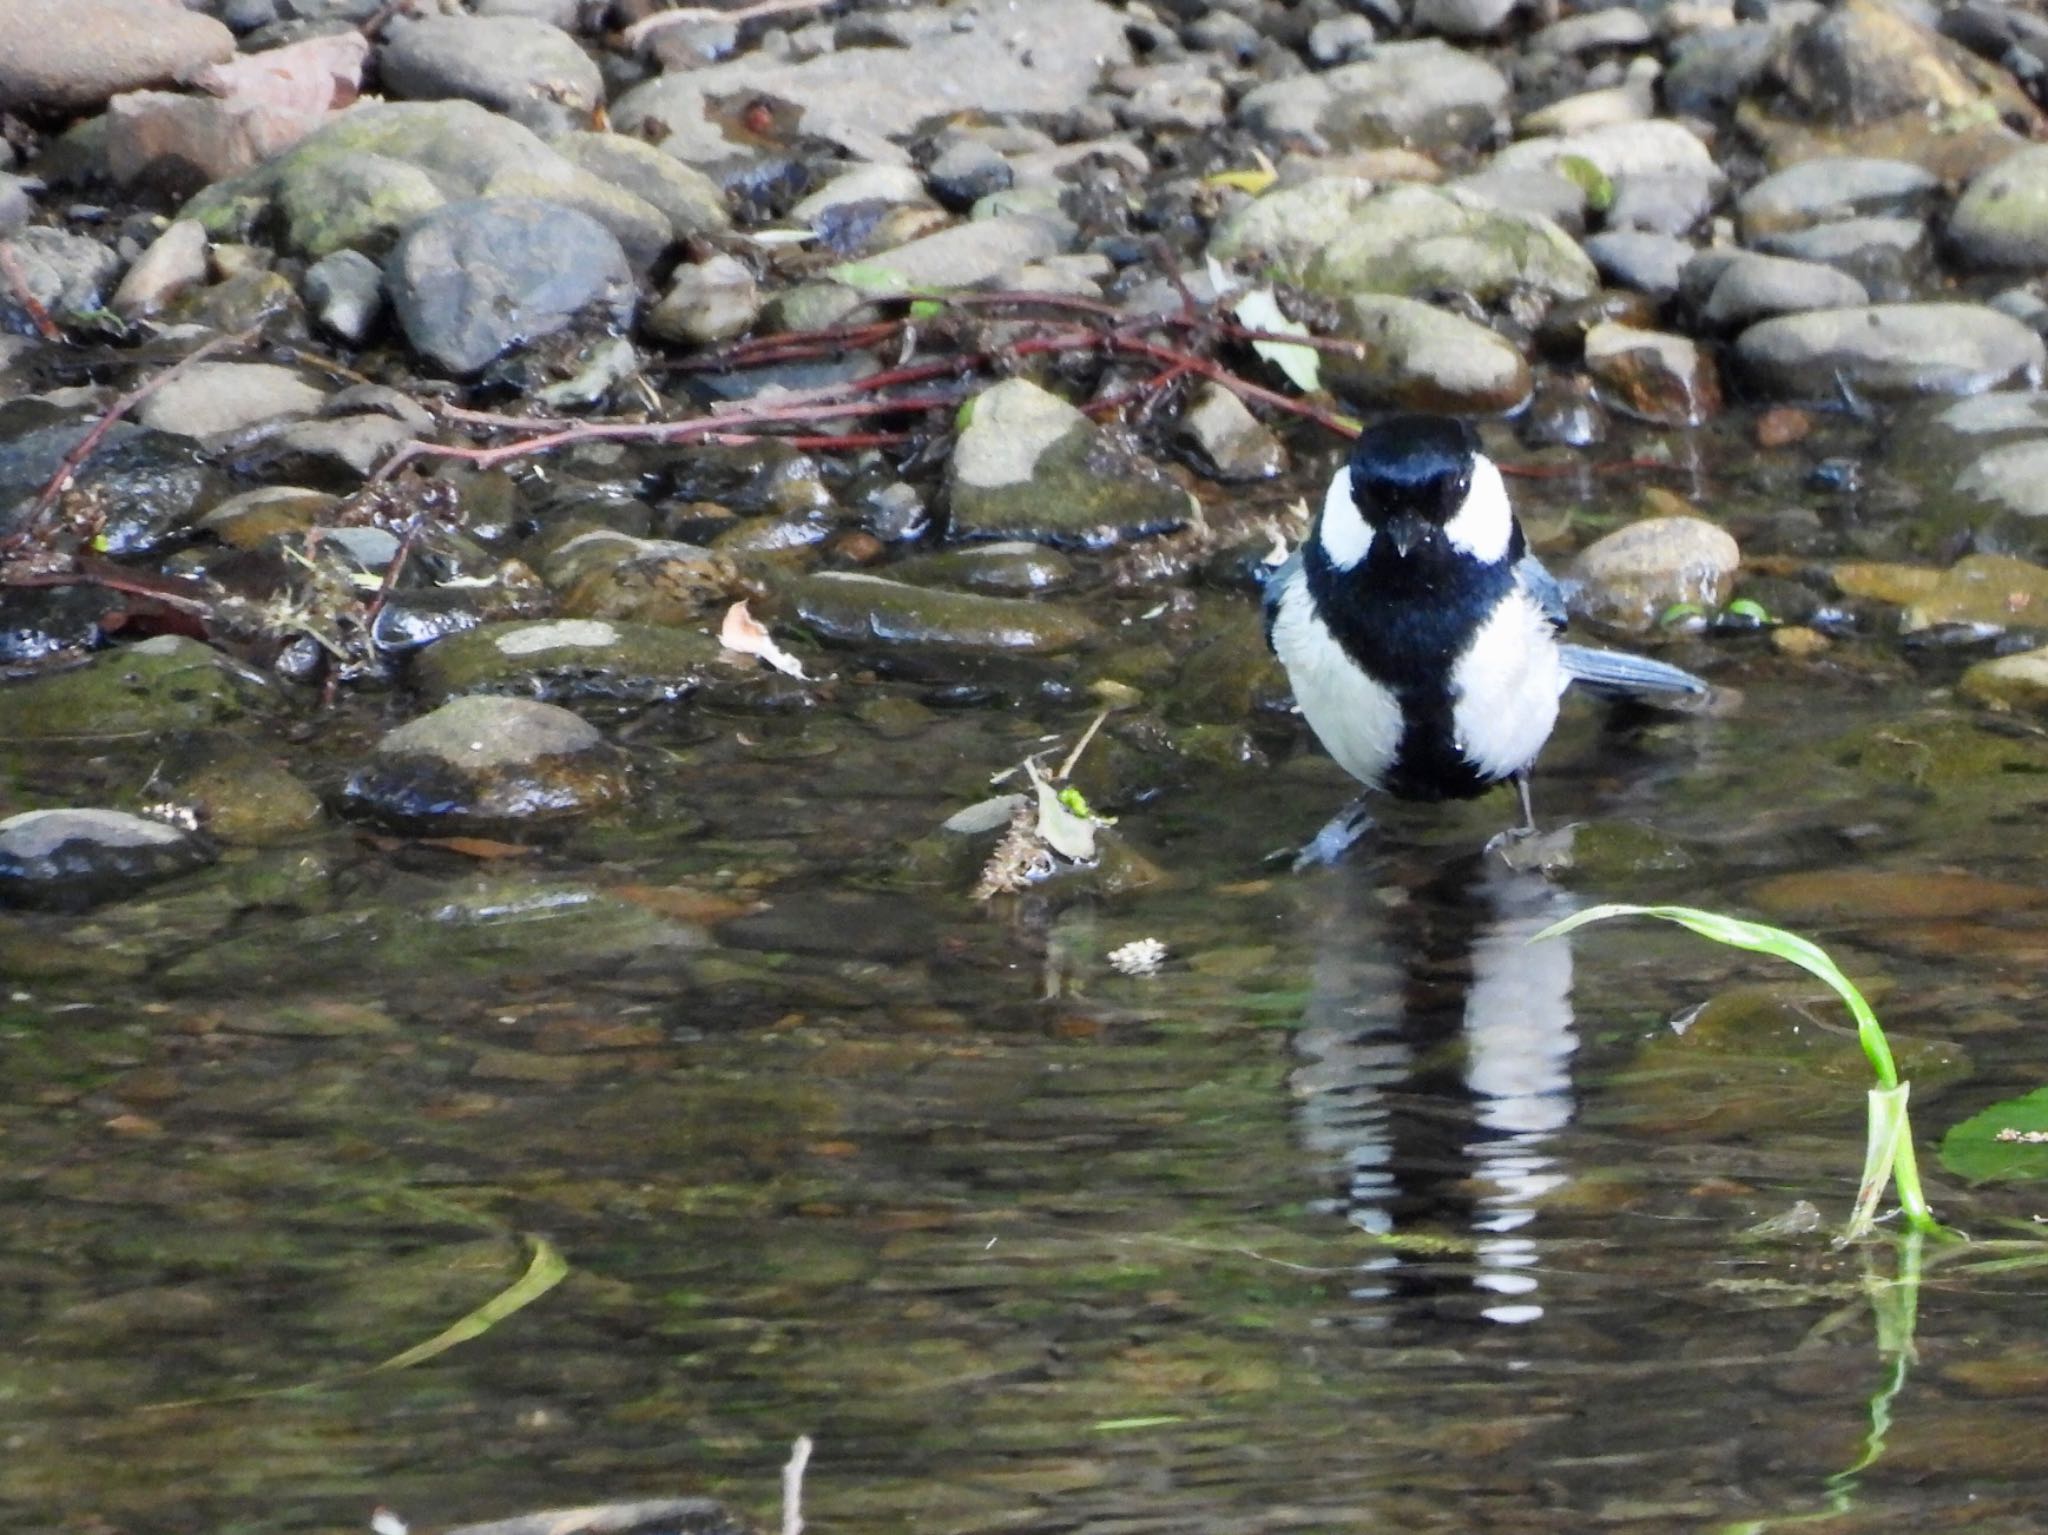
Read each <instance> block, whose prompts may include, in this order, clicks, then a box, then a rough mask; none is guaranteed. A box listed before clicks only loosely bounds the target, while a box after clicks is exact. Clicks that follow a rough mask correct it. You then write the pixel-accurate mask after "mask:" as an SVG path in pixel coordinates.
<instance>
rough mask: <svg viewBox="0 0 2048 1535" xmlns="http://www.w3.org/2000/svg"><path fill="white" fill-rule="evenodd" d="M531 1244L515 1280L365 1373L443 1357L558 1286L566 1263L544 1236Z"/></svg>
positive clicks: (374, 1372) (395, 1368)
mask: <svg viewBox="0 0 2048 1535" xmlns="http://www.w3.org/2000/svg"><path fill="white" fill-rule="evenodd" d="M532 1241H533V1261H532V1262H531V1263H529V1264H527V1266H526V1272H525V1273H524V1274H521V1275H520V1276H519V1278H518V1279H516V1280H514V1281H513V1282H512V1283H511V1284H510V1285H508V1286H507V1287H506V1288H504V1289H503V1290H500V1291H499V1292H498V1293H497V1294H496V1295H494V1296H492V1297H491V1298H490V1299H489V1300H487V1301H485V1302H484V1303H483V1304H482V1305H481V1306H479V1307H477V1308H476V1310H474V1311H472V1312H470V1314H469V1315H468V1316H466V1317H463V1318H462V1319H461V1320H460V1321H458V1322H455V1323H453V1324H452V1325H450V1326H448V1327H445V1328H443V1329H442V1330H441V1331H440V1332H437V1333H435V1334H434V1336H433V1337H431V1338H429V1339H427V1341H426V1342H424V1343H416V1344H414V1345H413V1346H412V1347H411V1348H409V1349H406V1350H405V1351H404V1352H403V1353H398V1354H393V1355H392V1356H391V1357H390V1358H389V1359H386V1360H384V1361H382V1362H381V1363H378V1364H373V1365H371V1366H370V1368H369V1370H368V1371H367V1372H365V1373H367V1374H371V1375H375V1374H377V1373H379V1372H380V1371H383V1370H403V1369H407V1368H409V1367H410V1366H412V1365H416V1364H420V1363H423V1362H424V1361H426V1360H429V1359H432V1358H433V1357H434V1356H435V1355H436V1354H445V1353H446V1352H448V1350H449V1349H451V1348H453V1347H455V1345H456V1344H458V1343H467V1342H469V1341H470V1340H471V1339H472V1338H481V1337H482V1336H483V1335H484V1334H485V1333H487V1332H489V1331H490V1330H491V1329H492V1328H493V1327H496V1326H497V1325H498V1324H499V1323H500V1322H502V1321H504V1320H505V1318H506V1317H508V1316H511V1315H512V1314H513V1313H515V1312H518V1311H523V1310H524V1309H525V1308H526V1307H528V1306H530V1305H532V1304H533V1303H534V1302H535V1301H537V1300H539V1299H540V1298H541V1297H542V1296H543V1295H545V1294H547V1293H548V1291H550V1290H552V1289H553V1288H554V1287H555V1286H556V1285H558V1284H560V1283H561V1282H562V1280H563V1279H564V1278H566V1277H567V1276H568V1273H569V1264H568V1260H567V1259H565V1258H564V1257H563V1256H562V1255H561V1253H560V1252H559V1251H558V1250H557V1249H556V1247H555V1244H554V1243H552V1242H550V1241H549V1240H548V1239H547V1238H546V1237H534V1238H533V1239H532Z"/></svg>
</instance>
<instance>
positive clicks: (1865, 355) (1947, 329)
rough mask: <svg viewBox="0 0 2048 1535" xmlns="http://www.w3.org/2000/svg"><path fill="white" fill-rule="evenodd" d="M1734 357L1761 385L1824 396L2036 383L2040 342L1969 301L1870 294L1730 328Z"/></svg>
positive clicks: (2044, 353) (2047, 357)
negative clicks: (1851, 305)
mask: <svg viewBox="0 0 2048 1535" xmlns="http://www.w3.org/2000/svg"><path fill="white" fill-rule="evenodd" d="M1735 354H1736V358H1737V361H1738V362H1739V364H1740V365H1741V367H1742V369H1743V371H1744V372H1745V373H1746V374H1747V375H1748V376H1749V377H1750V378H1751V379H1752V380H1753V381H1754V382H1755V383H1756V384H1757V385H1758V386H1759V387H1761V388H1762V389H1763V390H1764V391H1765V392H1766V393H1768V394H1770V395H1773V396H1776V397H1778V398H1781V399H1786V398H1789V399H1824V398H1828V397H1831V396H1833V395H1834V394H1835V393H1836V391H1837V390H1838V389H1839V388H1840V387H1841V385H1843V384H1846V385H1847V386H1848V387H1849V388H1851V389H1854V390H1856V391H1857V392H1858V393H1859V394H1863V395H1867V396H1872V397H1876V398H1880V399H1901V398H1906V397H1910V396H1912V395H1917V394H1975V393H1977V392H1979V391H1981V390H1986V389H1996V388H1999V387H2001V386H2004V385H2009V384H2016V383H2024V384H2029V385H2032V384H2037V383H2039V381H2040V379H2041V374H2042V369H2043V366H2044V364H2048V350H2044V348H2043V346H2042V343H2041V338H2040V337H2039V336H2037V335H2035V334H2034V332H2033V331H2031V330H2030V329H2028V328H2027V327H2026V326H2025V325H2022V324H2021V323H2020V322H2019V321H2017V320H2014V319H2010V318H2008V317H2007V316H2005V315H2002V314H1999V313H1998V312H1997V311H1996V310H1993V309H1989V308H1985V307H1983V306H1980V305H1976V304H1875V305H1872V306H1870V307H1868V308H1864V309H1830V310H1820V311H1816V312H1813V313H1810V314H1800V315H1785V316H1782V317H1780V318H1778V319H1775V320H1764V321H1762V322H1760V323H1758V324H1756V325H1752V326H1751V327H1750V328H1749V329H1748V330H1746V331H1744V332H1743V333H1742V335H1741V336H1740V337H1739V338H1737V340H1736V343H1735Z"/></svg>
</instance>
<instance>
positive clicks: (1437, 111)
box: [1235, 38, 1508, 150]
mask: <svg viewBox="0 0 2048 1535" xmlns="http://www.w3.org/2000/svg"><path fill="white" fill-rule="evenodd" d="M1507 103H1508V81H1507V77H1506V76H1505V75H1503V74H1502V73H1501V72H1500V71H1499V70H1498V69H1495V68H1494V67H1493V66H1492V65H1491V64H1489V63H1487V62H1486V61H1485V60H1484V59H1482V58H1479V57H1478V56H1476V55H1474V54H1470V53H1466V52H1464V51H1463V50H1461V49H1458V48H1453V47H1450V46H1448V45H1446V44H1444V43H1442V42H1439V41H1437V40H1436V39H1434V38H1431V39H1425V40H1422V41H1418V42H1401V43H1387V44H1384V45H1382V46H1381V47H1379V48H1377V49H1375V50H1374V51H1373V53H1372V56H1371V57H1370V58H1367V59H1365V60H1363V61H1361V62H1359V63H1356V64H1346V65H1343V66H1341V67H1340V68H1337V69H1333V70H1330V71H1328V72H1327V73H1325V74H1319V75H1296V76H1293V77H1291V78H1289V79H1285V80H1274V81H1270V82H1268V83H1267V84H1264V85H1258V86H1254V87H1253V88H1252V89H1251V90H1249V91H1247V92H1246V93H1245V95H1244V98H1243V99H1242V100H1241V101H1240V102H1239V103H1238V105H1237V111H1236V113H1235V118H1236V121H1237V123H1238V125H1239V126H1240V127H1242V128H1244V129H1245V130H1246V131H1247V132H1249V133H1252V134H1253V135H1255V136H1256V137H1258V138H1260V139H1261V140H1264V141H1267V142H1275V141H1277V142H1281V143H1286V142H1288V141H1290V140H1294V141H1299V142H1301V143H1304V144H1306V145H1308V146H1309V147H1311V148H1314V149H1319V150H1320V149H1360V148H1373V147H1377V146H1381V145H1403V146H1412V147H1417V148H1423V149H1432V148H1445V147H1449V146H1452V145H1458V144H1472V143H1483V142H1485V141H1486V140H1488V139H1491V138H1494V137H1497V136H1498V135H1499V134H1501V133H1503V132H1505V131H1506V128H1507Z"/></svg>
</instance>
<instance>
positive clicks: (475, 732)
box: [342, 694, 627, 832]
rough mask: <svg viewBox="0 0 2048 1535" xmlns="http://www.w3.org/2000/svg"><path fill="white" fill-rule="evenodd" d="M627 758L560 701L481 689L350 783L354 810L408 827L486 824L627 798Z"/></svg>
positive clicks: (417, 725) (422, 725)
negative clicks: (500, 695) (488, 692)
mask: <svg viewBox="0 0 2048 1535" xmlns="http://www.w3.org/2000/svg"><path fill="white" fill-rule="evenodd" d="M626 790H627V781H626V771H625V760H624V758H623V757H622V756H621V755H620V753H619V752H618V751H617V750H616V748H614V747H612V746H611V745H610V744H609V743H607V742H606V741H605V739H604V737H603V736H602V735H601V734H600V733H599V732H598V730H597V729H596V727H594V726H593V725H591V724H590V723H589V722H587V721H585V720H583V719H580V718H579V717H577V716H576V715H574V714H571V713H570V712H569V711H568V710H567V709H563V708H558V707H557V706H555V705H554V704H545V703H536V702H534V701H533V700H531V699H526V698H498V697H490V696H487V695H480V694H479V695H472V696H468V697H462V698H455V699H451V700H449V702H447V703H445V704H443V705H441V707H440V708H438V709H436V710H434V711H433V712H432V713H431V714H426V715H423V716H421V717H420V718H419V719H416V720H411V721H408V722H407V723H406V724H403V725H401V726H399V727H398V728H397V729H396V730H393V731H391V732H390V733H389V734H388V735H386V736H385V737H384V739H383V740H381V741H379V742H378V743H377V749H376V752H375V754H374V757H373V759H372V760H371V761H370V762H369V763H368V764H367V765H365V766H364V767H362V768H360V769H358V770H357V771H356V772H355V773H354V774H352V775H351V776H350V778H349V780H348V784H347V786H346V787H345V788H344V789H343V790H342V798H343V802H344V803H345V804H346V805H347V806H348V808H349V810H350V811H351V812H352V813H354V814H356V815H361V816H366V817H369V818H370V819H373V820H377V821H381V822H383V823H385V824H386V825H391V826H397V827H401V828H403V829H405V830H409V831H439V832H450V831H482V830H488V829H491V828H494V827H499V826H504V825H506V824H508V823H513V824H532V823H535V822H546V821H555V820H560V819H562V818H564V817H568V816H577V815H584V814H587V813H589V812H590V811H593V810H598V809H602V808H604V807H605V806H608V805H614V804H617V803H619V802H620V801H622V800H624V799H625V797H626Z"/></svg>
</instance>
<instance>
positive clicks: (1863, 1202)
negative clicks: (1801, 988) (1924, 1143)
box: [1529, 903, 1943, 1242]
mask: <svg viewBox="0 0 2048 1535" xmlns="http://www.w3.org/2000/svg"><path fill="white" fill-rule="evenodd" d="M1615 917H1655V918H1657V919H1658V920H1659V921H1663V922H1675V923H1677V924H1678V925H1679V926H1680V927H1683V928H1687V929H1689V930H1691V931H1692V932H1695V933H1698V934H1699V935H1700V936H1701V937H1702V938H1711V939H1712V940H1713V941H1714V942H1716V943H1723V944H1727V945H1728V946H1729V947H1731V948H1736V949H1749V950H1751V951H1753V952H1755V953H1758V954H1769V955H1772V956H1774V957H1775V958H1778V959H1782V960H1785V961H1786V962H1788V963H1790V964H1794V965H1797V966H1798V967H1799V968H1800V969H1802V970H1804V971H1805V972H1806V973H1807V974H1808V975H1811V976H1813V977H1815V978H1816V979H1818V980H1820V981H1822V982H1824V983H1826V985H1827V987H1828V989H1829V990H1831V991H1832V992H1834V994H1835V995H1836V996H1838V997H1840V998H1841V999H1842V1003H1843V1005H1844V1006H1846V1007H1847V1008H1848V1009H1849V1014H1850V1016H1851V1017H1853V1018H1854V1019H1855V1020H1856V1039H1857V1042H1858V1043H1859V1044H1861V1045H1862V1047H1863V1054H1864V1057H1865V1058H1866V1059H1867V1060H1868V1061H1869V1062H1870V1069H1871V1070H1872V1071H1873V1072H1874V1073H1875V1074H1876V1076H1877V1083H1878V1085H1877V1087H1876V1088H1875V1089H1873V1090H1872V1092H1871V1094H1870V1118H1869V1130H1868V1132H1867V1134H1866V1136H1865V1140H1864V1164H1863V1178H1862V1181H1861V1184H1860V1186H1859V1189H1858V1193H1857V1198H1856V1209H1855V1212H1854V1213H1853V1214H1852V1215H1851V1216H1850V1217H1849V1225H1848V1227H1847V1228H1846V1230H1845V1231H1844V1232H1843V1236H1842V1240H1843V1241H1845V1242H1846V1241H1851V1240H1853V1239H1855V1238H1856V1237H1859V1236H1862V1235H1864V1234H1865V1233H1866V1232H1868V1231H1869V1230H1870V1224H1871V1221H1872V1219H1873V1217H1874V1215H1875V1212H1876V1209H1877V1201H1878V1200H1879V1199H1880V1198H1881V1197H1883V1194H1884V1187H1885V1182H1886V1179H1887V1177H1890V1178H1893V1179H1896V1180H1897V1182H1898V1187H1899V1207H1900V1209H1901V1211H1902V1212H1903V1213H1904V1215H1905V1221H1906V1225H1907V1227H1908V1228H1909V1229H1910V1230H1912V1231H1916V1232H1940V1231H1942V1229H1943V1228H1942V1227H1941V1225H1940V1224H1939V1223H1938V1222H1937V1221H1936V1220H1935V1219H1934V1212H1933V1211H1932V1210H1930V1209H1929V1208H1928V1206H1927V1196H1926V1195H1925V1193H1923V1192H1922V1190H1921V1188H1920V1166H1919V1161H1918V1158H1917V1157H1916V1156H1915V1154H1914V1151H1913V1133H1912V1129H1911V1126H1910V1125H1909V1124H1908V1122H1907V1119H1906V1084H1905V1083H1903V1082H1901V1081H1900V1080H1899V1068H1898V1064H1897V1063H1896V1062H1895V1061H1894V1060H1893V1058H1892V1050H1891V1045H1890V1044H1889V1043H1888V1042H1887V1041H1886V1040H1885V1037H1884V1029H1883V1027H1882V1026H1881V1025H1880V1024H1879V1023H1878V1021H1877V1014H1876V1013H1875V1012H1874V1011H1873V1010H1872V1009H1871V1006H1870V1003H1869V1001H1868V1000H1867V999H1866V998H1865V997H1864V995H1863V993H1862V992H1861V991H1859V990H1857V988H1856V983H1855V982H1854V981H1852V980H1850V979H1849V978H1848V977H1847V976H1846V975H1844V974H1842V970H1841V967H1840V966H1839V965H1837V964H1836V963H1835V962H1834V961H1833V960H1832V959H1830V958H1829V957H1828V953H1827V951H1826V950H1825V949H1823V948H1822V947H1821V946H1820V945H1819V944H1817V943H1815V942H1813V940H1811V939H1809V938H1802V937H1800V936H1799V935H1798V934H1797V933H1788V932H1786V931H1785V929H1783V928H1781V927H1772V926H1770V925H1769V924H1768V923H1764V922H1745V921H1743V920H1742V919H1741V918H1740V917H1728V916H1723V915H1722V914H1721V913H1720V912H1717V911H1703V910H1701V909H1700V908H1699V907H1697V906H1631V905H1624V904H1619V903H1615V904H1609V905H1605V906H1589V907H1587V908H1586V909H1585V910H1584V911H1579V912H1574V913H1573V914H1572V915H1571V916H1569V917H1566V918H1565V919H1564V920H1563V921H1561V922H1553V923H1551V925H1550V926H1549V927H1546V928H1545V929H1543V931H1542V932H1540V933H1538V934H1536V935H1535V937H1534V938H1531V939H1530V940H1529V941H1530V942H1531V943H1535V942H1537V941H1539V940H1541V939H1544V938H1558V937H1562V936H1563V935H1564V934H1566V933H1570V932H1575V931H1576V930H1577V929H1579V928H1582V927H1586V926H1589V925H1590V924H1592V923H1595V922H1606V921H1609V920H1611V919H1612V918H1615ZM1880 1157H1881V1158H1882V1160H1879V1158H1880Z"/></svg>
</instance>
